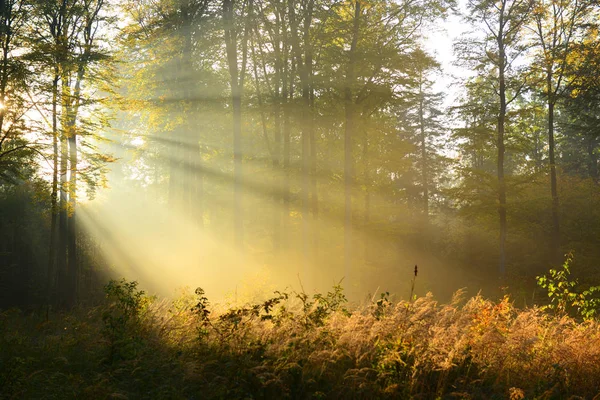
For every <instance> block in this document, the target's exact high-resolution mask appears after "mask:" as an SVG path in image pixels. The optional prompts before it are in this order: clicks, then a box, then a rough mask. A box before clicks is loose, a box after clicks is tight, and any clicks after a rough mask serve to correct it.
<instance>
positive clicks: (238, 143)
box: [223, 0, 254, 249]
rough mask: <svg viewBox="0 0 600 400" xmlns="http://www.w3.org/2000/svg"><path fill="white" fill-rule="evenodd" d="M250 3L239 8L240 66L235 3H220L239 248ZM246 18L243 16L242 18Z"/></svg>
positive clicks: (236, 240) (249, 0) (228, 1)
mask: <svg viewBox="0 0 600 400" xmlns="http://www.w3.org/2000/svg"><path fill="white" fill-rule="evenodd" d="M253 3H254V1H253V0H248V2H247V4H246V3H244V5H242V7H241V9H240V15H241V16H243V17H242V19H243V20H245V23H244V24H243V37H242V39H241V47H242V49H241V52H242V60H241V66H240V65H238V63H239V62H240V60H239V57H238V34H239V29H240V27H239V26H238V23H237V19H238V18H236V7H235V6H236V1H235V0H223V27H224V33H225V47H226V52H227V65H228V67H229V76H230V85H231V103H232V106H233V163H234V172H233V175H234V231H235V244H236V246H237V247H238V248H240V249H241V248H242V246H243V243H244V239H243V238H244V233H243V232H244V226H243V212H242V191H243V182H242V180H243V172H242V160H243V153H242V96H243V94H244V79H245V77H246V66H247V62H248V37H249V33H250V29H251V22H250V21H251V18H252V14H253ZM244 16H245V17H244Z"/></svg>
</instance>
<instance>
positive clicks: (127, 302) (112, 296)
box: [102, 279, 152, 362]
mask: <svg viewBox="0 0 600 400" xmlns="http://www.w3.org/2000/svg"><path fill="white" fill-rule="evenodd" d="M137 286H138V283H137V282H136V281H131V282H128V281H126V280H125V279H121V280H120V281H116V280H111V281H110V282H108V284H107V285H106V286H105V287H104V292H105V293H106V298H107V299H108V304H107V305H106V306H105V308H104V310H103V312H102V322H103V327H102V334H103V336H104V337H105V338H106V339H107V340H108V343H109V359H110V361H111V362H112V361H114V360H115V359H116V358H117V357H120V358H131V357H133V356H134V355H135V354H136V352H137V347H138V346H137V345H138V344H139V342H140V329H141V318H142V317H143V315H144V314H145V313H146V312H147V310H148V306H149V305H150V303H151V302H152V299H151V298H150V297H148V296H146V294H145V292H144V291H143V290H138V288H137Z"/></svg>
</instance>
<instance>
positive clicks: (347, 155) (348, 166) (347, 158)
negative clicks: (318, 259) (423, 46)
mask: <svg viewBox="0 0 600 400" xmlns="http://www.w3.org/2000/svg"><path fill="white" fill-rule="evenodd" d="M360 14H361V6H360V1H359V0H356V1H355V2H354V20H353V28H352V44H351V45H350V53H349V54H348V56H349V57H348V69H347V71H346V84H345V88H344V105H345V109H346V110H345V111H346V120H345V132H344V269H345V276H346V279H348V281H349V282H350V283H351V279H352V277H351V274H352V229H353V228H352V192H353V190H352V189H353V185H354V156H353V152H352V139H353V135H354V129H353V128H354V127H353V124H354V100H353V90H352V89H353V87H354V85H355V82H354V81H355V79H356V78H355V76H354V75H355V63H356V48H357V46H358V33H359V29H360Z"/></svg>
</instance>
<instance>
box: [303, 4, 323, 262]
mask: <svg viewBox="0 0 600 400" xmlns="http://www.w3.org/2000/svg"><path fill="white" fill-rule="evenodd" d="M313 13H314V0H309V1H308V2H307V4H306V15H305V18H304V33H303V41H304V63H305V68H306V86H307V91H308V94H307V98H308V101H307V104H306V105H307V111H308V119H305V123H306V126H307V130H308V142H309V152H308V158H309V160H307V162H309V164H310V208H311V213H312V223H311V233H310V236H311V238H312V243H311V246H310V247H311V249H310V253H311V256H312V257H311V258H312V259H313V262H315V263H316V258H317V255H318V246H319V227H318V221H319V194H318V185H317V141H316V137H315V115H316V113H315V93H314V84H313V46H312V42H311V37H310V26H311V24H312V20H313ZM305 101H306V100H305Z"/></svg>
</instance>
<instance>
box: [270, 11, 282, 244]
mask: <svg viewBox="0 0 600 400" xmlns="http://www.w3.org/2000/svg"><path fill="white" fill-rule="evenodd" d="M281 25H282V23H281V21H280V14H279V12H277V11H276V12H275V32H276V33H275V37H274V39H275V43H274V49H275V82H274V86H275V89H274V90H275V93H274V94H275V99H274V105H273V114H274V119H275V146H274V149H273V155H272V160H271V161H272V164H273V187H274V188H275V190H274V192H273V203H274V205H275V209H274V212H273V251H274V252H278V251H279V250H280V248H281V213H282V208H281V204H282V196H281V190H280V189H281V187H282V177H283V175H282V174H281V170H280V167H281V142H282V140H281V139H282V138H281V86H282V66H281V64H282V60H281ZM283 85H285V83H284V84H283Z"/></svg>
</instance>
